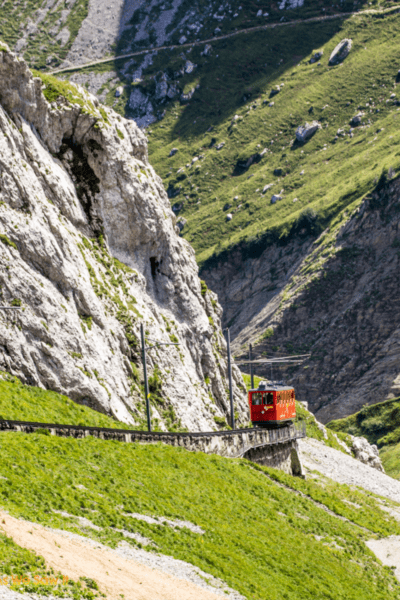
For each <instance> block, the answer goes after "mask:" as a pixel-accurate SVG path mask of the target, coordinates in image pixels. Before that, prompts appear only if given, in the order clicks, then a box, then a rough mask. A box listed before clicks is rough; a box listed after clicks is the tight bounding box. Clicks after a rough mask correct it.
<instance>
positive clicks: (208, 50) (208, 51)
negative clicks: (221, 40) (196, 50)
mask: <svg viewBox="0 0 400 600" xmlns="http://www.w3.org/2000/svg"><path fill="white" fill-rule="evenodd" d="M211 51H212V46H211V44H206V45H205V46H204V50H203V52H202V53H201V55H202V56H209V55H210V54H211Z"/></svg>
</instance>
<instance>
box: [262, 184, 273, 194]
mask: <svg viewBox="0 0 400 600" xmlns="http://www.w3.org/2000/svg"><path fill="white" fill-rule="evenodd" d="M273 185H274V184H273V183H267V185H265V186H264V187H263V191H262V193H263V194H265V192H268V190H269V189H271V188H272V186H273Z"/></svg>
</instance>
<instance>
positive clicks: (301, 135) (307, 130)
mask: <svg viewBox="0 0 400 600" xmlns="http://www.w3.org/2000/svg"><path fill="white" fill-rule="evenodd" d="M320 128H321V125H320V124H319V123H318V121H313V122H312V123H304V125H299V127H298V128H297V129H296V139H297V140H298V141H299V142H303V143H304V142H306V141H307V140H309V139H310V137H311V136H313V135H314V133H315V132H316V131H318V129H320Z"/></svg>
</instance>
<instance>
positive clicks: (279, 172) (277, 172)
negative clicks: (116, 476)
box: [274, 167, 283, 177]
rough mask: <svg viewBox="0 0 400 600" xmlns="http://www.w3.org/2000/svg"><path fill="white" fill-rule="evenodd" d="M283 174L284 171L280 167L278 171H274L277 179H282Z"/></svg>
mask: <svg viewBox="0 0 400 600" xmlns="http://www.w3.org/2000/svg"><path fill="white" fill-rule="evenodd" d="M282 174H283V169H281V168H280V167H278V168H277V169H274V175H275V177H280V176H281V175H282Z"/></svg>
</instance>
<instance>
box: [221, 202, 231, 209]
mask: <svg viewBox="0 0 400 600" xmlns="http://www.w3.org/2000/svg"><path fill="white" fill-rule="evenodd" d="M231 206H232V204H229V202H227V203H226V204H225V205H224V208H223V209H222V210H229V209H230V207H231Z"/></svg>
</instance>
